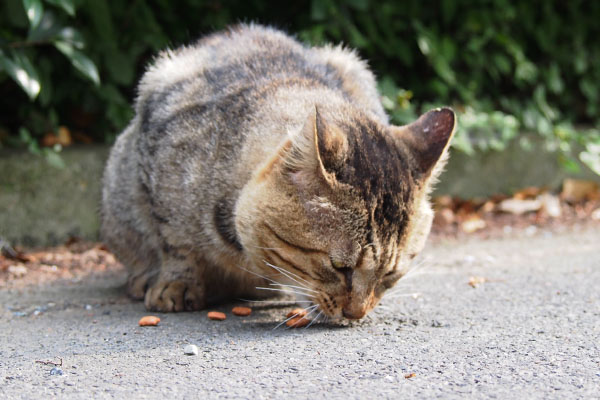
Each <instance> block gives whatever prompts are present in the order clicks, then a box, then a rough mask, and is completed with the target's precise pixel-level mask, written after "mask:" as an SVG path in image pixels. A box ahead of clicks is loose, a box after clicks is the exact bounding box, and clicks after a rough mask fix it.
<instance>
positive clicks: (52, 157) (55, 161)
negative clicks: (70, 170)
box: [42, 148, 67, 169]
mask: <svg viewBox="0 0 600 400" xmlns="http://www.w3.org/2000/svg"><path fill="white" fill-rule="evenodd" d="M58 151H60V148H58V149H56V150H55V149H43V151H42V153H43V154H44V157H45V158H46V162H47V163H48V164H50V165H51V166H53V167H54V168H57V169H64V168H65V167H66V166H67V165H66V164H65V160H63V158H62V157H61V156H60V154H58Z"/></svg>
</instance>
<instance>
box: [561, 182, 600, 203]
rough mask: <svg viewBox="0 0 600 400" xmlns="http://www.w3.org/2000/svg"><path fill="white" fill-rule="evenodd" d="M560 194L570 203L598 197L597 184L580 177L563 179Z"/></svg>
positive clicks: (599, 194)
mask: <svg viewBox="0 0 600 400" xmlns="http://www.w3.org/2000/svg"><path fill="white" fill-rule="evenodd" d="M560 196H561V197H562V198H563V199H564V200H566V201H568V202H571V203H578V202H580V201H582V200H586V199H588V200H589V199H595V198H599V197H600V193H599V189H598V184H597V183H596V182H592V181H584V180H580V179H565V180H564V182H563V188H562V192H561V194H560Z"/></svg>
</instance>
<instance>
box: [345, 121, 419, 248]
mask: <svg viewBox="0 0 600 400" xmlns="http://www.w3.org/2000/svg"><path fill="white" fill-rule="evenodd" d="M343 129H344V131H345V134H346V137H347V140H348V150H347V154H346V162H345V163H343V165H341V166H340V168H339V169H338V170H336V171H334V173H335V177H336V179H337V180H338V181H339V182H341V183H344V184H346V185H349V186H351V187H352V191H353V193H355V195H356V196H359V197H360V199H361V200H362V202H363V204H365V206H366V208H367V210H366V211H367V214H368V215H369V221H368V224H369V225H371V226H368V227H367V229H368V230H370V231H372V230H373V229H375V230H377V231H378V232H379V233H380V235H382V236H383V238H384V239H385V238H386V237H388V238H389V237H390V236H395V235H396V234H398V235H402V233H403V231H404V228H405V226H406V223H407V222H408V218H409V215H410V212H411V209H410V208H411V203H412V201H411V200H412V197H413V192H414V190H415V187H416V180H415V176H414V172H413V168H412V167H411V158H410V155H409V153H408V151H407V150H406V148H405V147H403V146H402V144H401V143H398V141H396V140H394V139H393V138H392V137H391V135H390V134H389V133H388V132H387V131H386V130H385V128H382V127H381V126H380V125H378V124H377V123H375V122H373V121H370V120H368V119H362V120H355V121H354V123H352V124H345V126H343Z"/></svg>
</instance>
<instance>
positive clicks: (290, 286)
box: [269, 283, 319, 293]
mask: <svg viewBox="0 0 600 400" xmlns="http://www.w3.org/2000/svg"><path fill="white" fill-rule="evenodd" d="M269 286H282V287H289V288H293V289H299V290H306V291H309V292H313V293H319V292H318V291H316V290H313V289H309V288H307V287H304V286H294V285H285V284H283V283H269Z"/></svg>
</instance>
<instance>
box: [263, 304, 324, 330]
mask: <svg viewBox="0 0 600 400" xmlns="http://www.w3.org/2000/svg"><path fill="white" fill-rule="evenodd" d="M317 307H319V305H318V304H314V305H312V306H310V307H306V308H304V309H303V310H304V311H308V310H314V309H315V308H317ZM298 316H300V313H296V314H294V315H292V316H291V317H289V318H288V319H286V320H285V321H282V322H280V323H279V324H277V326H276V327H275V328H273V330H275V329H277V328H279V327H280V326H281V325H283V324H285V323H286V322H288V321H289V320H291V319H293V318H296V317H298Z"/></svg>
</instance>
